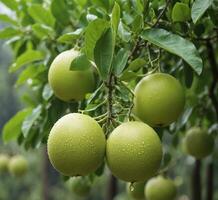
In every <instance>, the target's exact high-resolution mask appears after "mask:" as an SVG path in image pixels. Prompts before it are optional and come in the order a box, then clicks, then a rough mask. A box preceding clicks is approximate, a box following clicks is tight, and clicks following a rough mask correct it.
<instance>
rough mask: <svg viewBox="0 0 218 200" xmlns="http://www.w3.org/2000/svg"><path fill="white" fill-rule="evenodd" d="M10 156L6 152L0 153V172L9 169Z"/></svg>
mask: <svg viewBox="0 0 218 200" xmlns="http://www.w3.org/2000/svg"><path fill="white" fill-rule="evenodd" d="M8 164H9V157H8V156H7V155H5V154H0V173H4V172H6V171H8Z"/></svg>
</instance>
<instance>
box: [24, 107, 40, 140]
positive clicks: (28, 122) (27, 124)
mask: <svg viewBox="0 0 218 200" xmlns="http://www.w3.org/2000/svg"><path fill="white" fill-rule="evenodd" d="M41 112H42V105H38V106H37V107H36V108H34V109H33V111H32V113H31V114H30V115H28V116H27V117H26V118H25V120H24V121H23V123H22V127H21V130H22V133H23V136H24V137H27V136H28V133H29V131H30V129H31V128H32V126H33V124H34V122H35V121H36V120H37V119H38V117H39V116H40V115H41Z"/></svg>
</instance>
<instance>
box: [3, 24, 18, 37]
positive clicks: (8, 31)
mask: <svg viewBox="0 0 218 200" xmlns="http://www.w3.org/2000/svg"><path fill="white" fill-rule="evenodd" d="M20 34H21V31H20V30H18V29H15V28H12V27H6V28H4V29H2V30H0V39H7V38H12V37H14V36H17V35H20Z"/></svg>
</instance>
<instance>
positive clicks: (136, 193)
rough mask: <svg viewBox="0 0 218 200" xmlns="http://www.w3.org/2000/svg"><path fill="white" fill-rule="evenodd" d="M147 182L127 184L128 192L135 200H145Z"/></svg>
mask: <svg viewBox="0 0 218 200" xmlns="http://www.w3.org/2000/svg"><path fill="white" fill-rule="evenodd" d="M144 188H145V182H136V183H127V184H126V190H127V193H128V194H129V196H131V197H132V198H133V199H139V200H140V199H145V195H144Z"/></svg>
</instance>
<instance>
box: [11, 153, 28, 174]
mask: <svg viewBox="0 0 218 200" xmlns="http://www.w3.org/2000/svg"><path fill="white" fill-rule="evenodd" d="M8 168H9V172H10V173H11V174H12V175H13V176H17V177H21V176H23V175H25V174H26V172H27V170H28V162H27V160H26V159H25V158H24V157H23V156H21V155H16V156H13V157H12V158H11V159H10V162H9V166H8Z"/></svg>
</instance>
